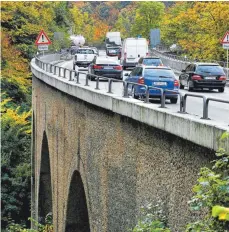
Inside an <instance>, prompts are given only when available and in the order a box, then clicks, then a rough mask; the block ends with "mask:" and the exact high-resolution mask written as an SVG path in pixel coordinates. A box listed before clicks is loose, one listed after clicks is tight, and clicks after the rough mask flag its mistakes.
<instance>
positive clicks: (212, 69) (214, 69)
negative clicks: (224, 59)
mask: <svg viewBox="0 0 229 232" xmlns="http://www.w3.org/2000/svg"><path fill="white" fill-rule="evenodd" d="M196 72H200V73H207V74H209V73H210V74H211V73H212V74H214V73H215V74H219V75H224V71H223V68H222V67H220V66H219V65H199V66H198V67H197V69H196Z"/></svg>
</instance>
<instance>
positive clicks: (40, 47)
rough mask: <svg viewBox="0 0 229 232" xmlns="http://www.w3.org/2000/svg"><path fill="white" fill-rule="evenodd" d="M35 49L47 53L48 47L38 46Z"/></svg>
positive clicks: (45, 45)
mask: <svg viewBox="0 0 229 232" xmlns="http://www.w3.org/2000/svg"><path fill="white" fill-rule="evenodd" d="M37 47H38V50H39V51H48V49H49V46H48V45H47V44H44V45H38V46H37Z"/></svg>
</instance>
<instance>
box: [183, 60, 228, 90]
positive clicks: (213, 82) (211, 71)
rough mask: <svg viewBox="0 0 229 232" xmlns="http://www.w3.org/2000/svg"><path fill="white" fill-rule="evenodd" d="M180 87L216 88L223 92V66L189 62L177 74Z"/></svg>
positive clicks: (224, 76)
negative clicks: (178, 74)
mask: <svg viewBox="0 0 229 232" xmlns="http://www.w3.org/2000/svg"><path fill="white" fill-rule="evenodd" d="M179 80H180V88H181V89H184V87H187V88H188V91H192V90H194V89H205V88H207V89H209V90H213V89H218V91H219V92H221V93H222V92H224V87H225V85H226V75H225V73H224V71H223V68H222V67H221V66H220V65H219V64H215V63H192V64H189V65H188V66H187V67H186V69H185V70H182V73H181V74H180V76H179Z"/></svg>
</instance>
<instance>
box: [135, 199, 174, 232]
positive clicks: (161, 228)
mask: <svg viewBox="0 0 229 232" xmlns="http://www.w3.org/2000/svg"><path fill="white" fill-rule="evenodd" d="M161 208H162V202H160V201H158V202H157V204H155V205H153V204H147V205H146V206H143V207H141V208H140V212H141V214H140V220H139V221H138V224H137V225H136V226H135V227H134V228H133V230H131V231H132V232H170V230H169V229H168V228H166V226H165V224H166V218H165V216H164V214H163V211H162V210H161Z"/></svg>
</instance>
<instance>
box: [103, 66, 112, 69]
mask: <svg viewBox="0 0 229 232" xmlns="http://www.w3.org/2000/svg"><path fill="white" fill-rule="evenodd" d="M103 69H112V67H109V66H108V67H107V66H105V67H104V68H103Z"/></svg>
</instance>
